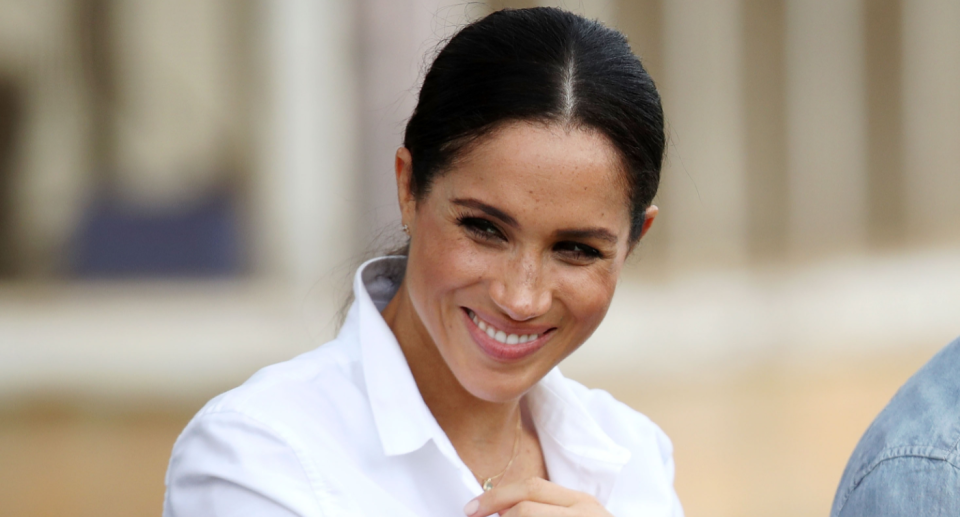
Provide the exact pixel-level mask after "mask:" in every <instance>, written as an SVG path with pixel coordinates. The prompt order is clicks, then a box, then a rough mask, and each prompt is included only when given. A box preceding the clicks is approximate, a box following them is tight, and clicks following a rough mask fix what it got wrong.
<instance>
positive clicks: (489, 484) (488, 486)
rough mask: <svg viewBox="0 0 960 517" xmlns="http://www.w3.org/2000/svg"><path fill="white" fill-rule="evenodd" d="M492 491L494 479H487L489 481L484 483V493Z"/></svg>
mask: <svg viewBox="0 0 960 517" xmlns="http://www.w3.org/2000/svg"><path fill="white" fill-rule="evenodd" d="M490 490H493V478H487V480H486V481H484V482H483V491H484V492H489V491H490Z"/></svg>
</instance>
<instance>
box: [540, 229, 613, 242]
mask: <svg viewBox="0 0 960 517" xmlns="http://www.w3.org/2000/svg"><path fill="white" fill-rule="evenodd" d="M554 236H556V238H557V239H562V240H576V241H580V240H590V239H597V240H601V241H606V242H608V243H610V244H616V243H617V236H616V235H614V234H612V233H610V232H609V231H608V230H606V229H604V228H580V229H576V230H557V231H556V232H555V233H554Z"/></svg>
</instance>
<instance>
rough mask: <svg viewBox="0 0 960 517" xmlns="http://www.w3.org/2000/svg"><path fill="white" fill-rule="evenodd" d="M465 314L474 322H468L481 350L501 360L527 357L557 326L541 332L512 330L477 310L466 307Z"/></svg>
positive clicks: (548, 337) (538, 347)
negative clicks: (489, 319) (501, 327)
mask: <svg viewBox="0 0 960 517" xmlns="http://www.w3.org/2000/svg"><path fill="white" fill-rule="evenodd" d="M463 314H464V316H466V318H467V319H469V320H470V321H472V322H473V324H472V325H471V324H470V323H467V325H468V330H469V331H470V335H471V337H473V340H474V341H475V342H476V343H477V345H478V346H479V347H480V349H481V350H483V351H484V352H485V353H486V354H487V355H489V356H490V357H492V358H493V359H495V360H497V361H501V362H512V361H518V360H520V359H523V358H524V357H527V356H529V355H531V354H533V353H535V352H536V351H537V350H540V349H541V348H543V346H544V345H545V344H546V343H547V341H549V340H550V337H551V336H553V334H554V332H553V331H554V330H556V328H555V327H554V328H545V327H544V328H543V330H541V331H539V332H528V333H519V332H510V333H508V332H507V331H505V330H502V329H500V328H497V327H496V326H495V325H493V324H492V323H490V322H488V321H485V320H483V319H482V318H480V317H479V316H477V314H476V313H475V312H473V311H472V310H470V309H467V308H464V310H463Z"/></svg>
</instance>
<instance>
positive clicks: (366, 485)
mask: <svg viewBox="0 0 960 517" xmlns="http://www.w3.org/2000/svg"><path fill="white" fill-rule="evenodd" d="M404 266H405V260H404V259H403V258H398V257H388V258H380V259H374V260H371V261H369V262H367V263H366V264H364V265H363V266H361V267H360V269H359V270H358V271H357V275H356V279H355V281H354V292H355V296H356V300H355V301H354V303H353V306H352V307H351V309H350V312H349V314H348V316H347V319H346V322H345V324H344V326H343V329H342V330H341V331H340V333H339V335H338V336H337V338H336V339H334V340H333V341H331V342H329V343H327V344H325V345H323V346H321V347H319V348H317V349H316V350H313V351H311V352H307V353H305V354H303V355H300V356H299V357H296V358H294V359H292V360H289V361H286V362H283V363H279V364H275V365H272V366H268V367H266V368H264V369H262V370H260V371H259V372H257V373H256V374H254V375H253V377H251V378H250V379H249V380H248V381H247V382H245V383H244V384H243V385H242V386H240V387H238V388H235V389H233V390H231V391H228V392H227V393H224V394H222V395H220V396H218V397H216V398H214V399H213V400H211V401H210V402H209V403H207V405H206V406H204V408H203V409H201V410H200V412H199V413H198V414H197V415H196V416H195V417H194V418H193V420H192V421H191V422H190V423H189V424H188V425H187V427H186V429H184V431H183V433H182V434H181V435H180V437H179V438H178V439H177V442H176V444H175V445H174V447H173V454H172V456H171V458H170V466H169V468H168V470H167V477H166V484H167V493H166V497H165V500H164V507H163V514H164V516H165V517H194V516H196V517H201V516H202V517H216V516H238V515H248V516H293V515H296V516H303V517H307V516H309V517H320V516H323V517H358V516H376V517H381V516H387V515H389V516H391V517H413V516H420V517H432V516H446V517H462V516H463V506H464V505H465V504H466V503H467V502H468V501H470V500H471V499H473V498H474V497H476V496H478V495H480V494H481V493H482V489H481V487H480V485H479V483H477V480H476V479H475V478H474V476H473V474H472V473H471V472H470V469H469V468H467V466H466V465H465V464H464V463H463V461H462V460H461V459H460V457H459V456H458V455H457V451H456V450H455V449H454V447H453V445H452V444H451V442H450V440H449V439H448V438H447V436H446V434H444V432H443V429H441V428H440V426H439V425H438V424H437V422H436V420H435V419H434V418H433V415H432V414H431V413H430V410H429V409H428V408H427V405H426V404H425V403H424V401H423V398H422V397H421V395H420V392H419V391H418V389H417V385H416V383H415V382H414V380H413V375H412V374H411V373H410V368H409V367H408V365H407V362H406V359H405V358H404V355H403V353H402V351H401V350H400V346H399V345H398V344H397V341H396V338H395V337H394V335H393V333H392V332H391V331H390V328H389V327H388V326H387V324H386V322H385V321H384V320H383V318H382V317H381V315H380V311H382V310H383V308H384V307H386V305H387V303H388V302H389V301H390V299H391V298H392V297H393V295H394V294H395V293H396V290H397V288H398V286H399V283H400V280H401V278H402V276H403V270H404ZM525 397H526V403H527V406H528V407H529V408H530V414H531V418H532V420H533V422H534V425H535V426H536V429H537V433H538V434H539V438H540V445H541V448H542V449H543V456H544V460H545V463H546V467H547V472H548V475H549V479H550V481H552V482H554V483H557V484H559V485H562V486H565V487H568V488H572V489H574V490H579V491H582V492H586V493H588V494H590V495H592V496H594V497H596V498H597V500H599V501H600V502H601V503H602V504H603V505H604V506H605V507H606V508H607V509H608V511H610V512H611V513H612V514H614V515H616V516H620V517H627V516H642V517H659V516H671V517H680V516H682V515H683V511H682V510H681V508H680V503H679V501H678V499H677V496H676V493H675V492H674V490H673V458H672V446H671V444H670V440H669V439H668V438H667V437H666V435H665V434H664V433H663V432H662V431H661V430H660V428H659V427H657V426H656V425H655V424H653V423H652V422H651V421H650V420H649V419H647V418H646V417H644V416H643V415H641V414H639V413H637V412H636V411H634V410H632V409H630V408H629V407H627V406H626V405H624V404H622V403H620V402H618V401H616V400H614V399H613V397H611V396H610V394H608V393H607V392H605V391H601V390H588V389H586V388H585V387H583V386H582V385H580V384H578V383H576V382H574V381H572V380H569V379H566V378H564V377H563V375H562V374H561V373H560V371H559V370H558V369H556V368H554V369H553V370H552V371H551V372H550V373H548V374H547V375H546V376H545V377H544V378H543V379H542V380H541V381H540V382H538V383H537V384H536V385H535V386H534V387H533V388H532V389H531V390H530V391H529V392H528V393H527V394H526V395H525Z"/></svg>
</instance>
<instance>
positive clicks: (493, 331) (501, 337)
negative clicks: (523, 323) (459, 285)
mask: <svg viewBox="0 0 960 517" xmlns="http://www.w3.org/2000/svg"><path fill="white" fill-rule="evenodd" d="M467 315H469V316H470V319H471V320H473V323H475V324H476V325H477V326H478V327H480V330H482V331H484V332H486V333H487V335H488V336H490V337H492V338H493V339H496V340H497V341H499V342H501V343H504V344H507V345H516V344H518V343H526V342H527V341H533V340H534V339H537V338H538V337H540V334H523V335H522V336H521V335H517V334H507V333H506V332H504V331H502V330H500V329H498V328H496V327H494V326H493V325H492V324H490V323H487V322H486V321H483V320H482V319H480V317H479V316H477V315H476V313H474V312H473V311H471V310H469V309H467Z"/></svg>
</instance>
